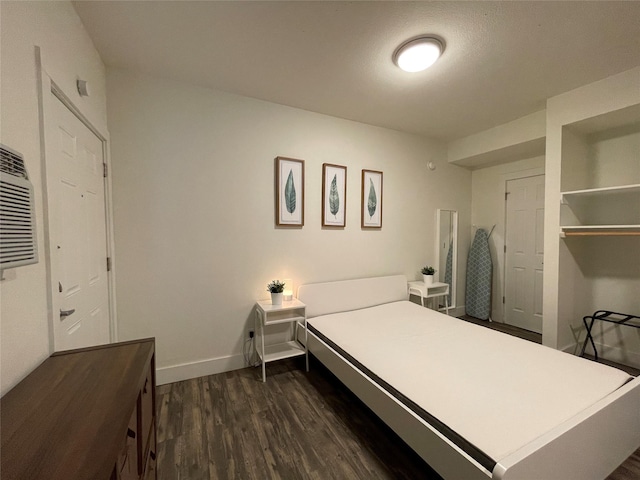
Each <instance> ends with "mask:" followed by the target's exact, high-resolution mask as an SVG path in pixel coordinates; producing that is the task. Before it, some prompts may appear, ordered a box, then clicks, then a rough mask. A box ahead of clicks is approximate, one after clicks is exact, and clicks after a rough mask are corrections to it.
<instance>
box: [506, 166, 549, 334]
mask: <svg viewBox="0 0 640 480" xmlns="http://www.w3.org/2000/svg"><path fill="white" fill-rule="evenodd" d="M540 175H542V176H544V178H545V185H546V181H547V177H546V174H545V169H544V167H537V168H530V169H527V170H523V171H521V172H512V173H507V174H505V175H503V182H502V198H504V202H503V203H502V215H503V217H502V218H503V225H504V230H503V232H502V238H503V241H504V245H505V246H506V244H507V182H509V181H511V180H521V179H523V178H529V177H538V176H540ZM545 191H546V189H545ZM545 195H546V194H545ZM502 297H503V298H505V299H506V297H507V252H506V250H505V249H504V248H503V249H502ZM506 310H507V303H506V301H504V302H501V307H500V311H501V312H502V323H507V322H506V318H507V317H506V313H507V311H506ZM542 327H543V329H544V322H542Z"/></svg>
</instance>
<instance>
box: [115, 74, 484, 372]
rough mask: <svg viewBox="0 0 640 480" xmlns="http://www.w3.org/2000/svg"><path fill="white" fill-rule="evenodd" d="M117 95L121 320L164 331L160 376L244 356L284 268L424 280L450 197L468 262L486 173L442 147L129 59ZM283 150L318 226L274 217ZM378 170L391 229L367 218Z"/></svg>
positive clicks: (239, 361) (122, 326)
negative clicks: (335, 167)
mask: <svg viewBox="0 0 640 480" xmlns="http://www.w3.org/2000/svg"><path fill="white" fill-rule="evenodd" d="M107 91H108V114H109V127H110V134H111V152H112V155H111V158H112V165H113V178H112V182H113V195H114V205H113V206H114V217H115V219H114V220H115V237H116V241H115V243H116V270H117V274H118V285H117V296H118V319H119V325H118V328H119V333H120V339H121V340H125V339H129V338H136V337H146V336H155V337H156V341H157V351H158V358H157V365H158V368H159V371H158V380H159V382H160V383H163V382H168V381H173V380H177V379H182V378H188V377H190V376H198V375H205V374H210V373H214V372H219V371H223V370H230V369H233V368H240V367H242V366H244V360H243V357H242V347H243V343H244V342H245V338H246V335H247V331H248V329H249V328H253V320H254V316H253V306H254V302H255V300H256V299H261V298H267V296H268V293H267V292H266V290H265V288H266V284H267V283H268V282H269V281H270V280H271V279H274V278H280V279H282V278H292V279H293V280H294V283H295V285H300V284H302V283H309V282H319V281H328V280H337V279H347V278H355V277H363V276H375V275H385V274H394V273H404V274H406V275H407V276H408V277H409V278H410V279H415V278H418V275H419V269H420V267H421V266H423V265H425V264H426V263H434V261H435V257H434V255H435V253H434V249H435V242H434V237H435V211H436V208H448V209H455V210H458V211H459V213H460V231H461V232H462V233H461V238H460V250H461V255H460V257H461V258H460V265H461V269H462V268H463V266H464V265H465V263H466V251H467V249H468V245H469V238H468V235H469V234H468V232H469V222H470V206H471V173H470V172H469V171H467V170H465V169H463V168H461V167H457V166H452V165H449V164H448V163H447V160H446V149H445V147H444V145H442V144H439V143H437V142H433V141H429V140H427V139H424V138H421V137H417V136H413V135H409V134H404V133H400V132H396V131H391V130H386V129H382V128H377V127H372V126H369V125H364V124H360V123H356V122H351V121H347V120H342V119H338V118H334V117H329V116H325V115H320V114H315V113H311V112H307V111H303V110H298V109H294V108H289V107H285V106H281V105H276V104H272V103H268V102H263V101H259V100H255V99H251V98H246V97H241V96H237V95H231V94H227V93H223V92H219V91H214V90H208V89H204V88H199V87H195V86H190V85H186V84H180V83H175V82H171V81H165V80H160V79H156V78H150V77H144V76H137V75H135V74H132V73H129V72H126V71H121V70H110V71H109V72H108V74H107ZM276 156H288V157H293V158H299V159H303V160H305V162H306V163H305V176H306V179H305V186H306V191H305V225H304V228H302V229H296V228H294V229H284V228H276V227H275V226H274V158H275V157H276ZM429 161H433V162H434V163H435V164H436V165H437V168H436V170H435V171H430V170H429V169H428V168H427V163H428V162H429ZM325 162H328V163H336V164H340V165H346V166H347V168H348V170H347V177H348V179H347V203H346V204H347V220H346V228H345V229H338V230H332V229H322V227H321V218H320V215H321V189H320V184H321V176H322V164H323V163H325ZM363 168H366V169H373V170H381V171H383V172H384V187H383V188H384V189H383V227H382V229H381V230H372V231H365V230H362V229H361V228H360V194H361V191H360V176H361V169H363ZM461 272H463V270H461ZM460 276H461V277H462V280H463V277H464V275H460ZM458 295H461V296H462V297H461V298H463V296H464V281H461V282H459V285H458Z"/></svg>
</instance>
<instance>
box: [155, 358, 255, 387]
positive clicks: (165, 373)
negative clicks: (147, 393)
mask: <svg viewBox="0 0 640 480" xmlns="http://www.w3.org/2000/svg"><path fill="white" fill-rule="evenodd" d="M246 366H247V365H246V364H245V362H244V355H242V354H241V353H238V354H236V355H229V356H228V357H218V358H210V359H207V360H200V361H198V362H189V363H182V364H180V365H171V366H169V367H159V368H157V369H156V384H157V385H164V384H166V383H173V382H179V381H181V380H189V379H190V378H198V377H205V376H207V375H215V374H216V373H222V372H230V371H231V370H239V369H240V368H244V367H246Z"/></svg>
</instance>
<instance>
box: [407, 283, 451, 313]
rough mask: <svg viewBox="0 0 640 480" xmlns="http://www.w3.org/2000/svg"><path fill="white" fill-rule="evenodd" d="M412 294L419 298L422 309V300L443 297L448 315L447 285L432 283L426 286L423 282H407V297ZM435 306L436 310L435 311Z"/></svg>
mask: <svg viewBox="0 0 640 480" xmlns="http://www.w3.org/2000/svg"><path fill="white" fill-rule="evenodd" d="M411 294H414V295H417V296H419V297H420V303H421V304H422V306H423V307H424V300H425V299H427V300H428V299H430V298H437V297H444V305H445V311H446V312H447V315H449V284H448V283H442V282H434V283H431V284H429V285H426V284H425V283H424V282H419V281H418V282H409V295H411ZM437 309H438V308H437V306H436V310H437Z"/></svg>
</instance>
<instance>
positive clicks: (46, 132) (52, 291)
mask: <svg viewBox="0 0 640 480" xmlns="http://www.w3.org/2000/svg"><path fill="white" fill-rule="evenodd" d="M35 57H36V77H37V79H38V106H39V109H38V110H39V117H40V118H39V127H40V128H39V129H40V157H41V158H40V161H41V165H42V190H43V194H42V196H43V216H44V218H43V223H44V243H45V249H44V250H45V252H44V253H45V255H44V257H45V266H46V276H47V284H48V289H47V307H48V308H47V310H48V323H49V351H50V352H55V351H56V345H55V322H56V321H57V320H58V318H59V317H58V315H57V313H58V312H59V311H60V302H59V300H58V284H57V280H56V279H57V278H58V275H57V268H58V266H57V265H55V264H54V262H53V258H54V255H55V253H54V249H55V245H53V243H52V241H51V240H52V238H55V233H56V232H55V228H56V227H55V225H56V224H55V222H54V221H52V218H53V214H54V211H53V208H50V206H53V205H54V204H55V199H53V195H54V193H53V191H54V190H53V179H52V178H51V170H52V169H51V168H47V167H50V165H51V161H52V160H51V159H52V158H53V152H52V140H51V131H50V130H51V126H52V118H53V112H52V109H53V106H52V103H51V102H52V101H53V100H54V99H53V97H52V96H54V97H55V98H56V99H57V100H58V101H60V102H62V104H63V105H64V106H65V107H66V108H68V109H69V111H71V113H73V114H74V115H75V116H76V117H77V118H78V120H80V121H81V122H82V123H83V124H84V125H85V126H86V127H87V128H88V129H89V130H90V131H91V132H92V133H93V134H94V135H95V136H96V137H98V139H99V140H100V142H101V143H102V156H103V162H104V163H105V164H106V168H107V172H111V157H110V151H109V133H108V131H107V129H106V125H104V126H101V127H97V126H96V125H95V123H94V122H92V121H91V120H89V118H88V117H87V116H86V115H85V114H84V113H83V112H82V109H81V108H79V107H78V106H77V105H75V104H74V103H73V101H71V99H70V98H69V96H68V95H67V94H65V92H64V91H63V89H62V88H61V87H60V86H59V84H58V83H56V82H55V80H54V79H53V78H52V77H51V75H50V74H49V73H48V72H47V68H46V64H45V63H44V62H43V60H42V56H41V50H40V47H38V46H36V47H35ZM104 197H105V198H104V200H105V222H106V225H105V227H106V234H107V238H106V244H107V251H106V254H107V257H109V258H110V259H111V269H110V270H109V271H107V289H108V306H109V341H110V342H115V341H117V340H118V328H117V325H118V324H117V316H116V289H115V279H116V274H115V263H116V262H115V255H114V250H115V249H114V232H113V204H112V187H111V175H107V176H106V177H104ZM105 261H106V259H105Z"/></svg>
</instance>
